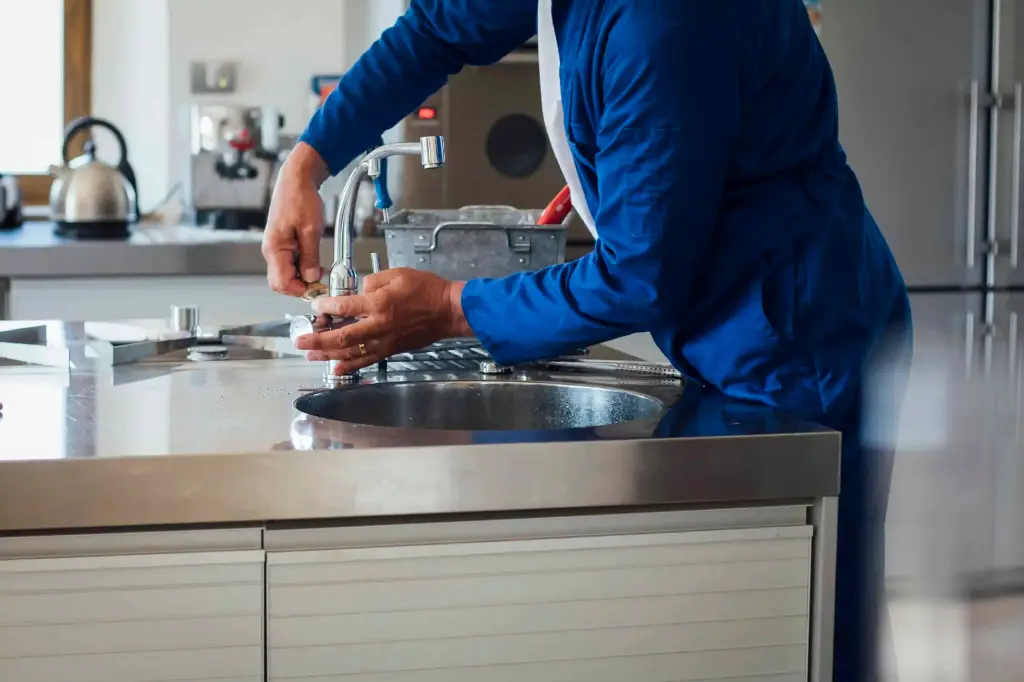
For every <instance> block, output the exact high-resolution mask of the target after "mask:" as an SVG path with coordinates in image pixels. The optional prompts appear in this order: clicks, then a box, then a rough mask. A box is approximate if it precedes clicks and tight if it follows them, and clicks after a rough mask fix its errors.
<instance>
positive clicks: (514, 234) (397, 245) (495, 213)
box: [381, 206, 566, 280]
mask: <svg viewBox="0 0 1024 682" xmlns="http://www.w3.org/2000/svg"><path fill="white" fill-rule="evenodd" d="M540 214H541V211H540V210H525V211H524V210H519V209H515V208H512V207H509V206H466V207H463V208H461V209H458V210H436V211H435V210H404V211H400V212H398V213H396V214H395V215H394V217H393V218H392V220H391V222H390V223H387V224H385V225H382V226H381V227H382V229H383V230H384V235H385V241H386V243H387V254H388V267H392V268H414V269H416V270H429V271H430V272H433V273H435V274H437V275H440V276H441V277H444V278H446V279H453V280H469V279H476V278H479V277H491V278H497V277H507V276H508V275H512V274H515V273H517V272H525V271H530V270H539V269H541V268H544V267H547V266H549V265H555V264H557V263H563V262H565V242H566V226H565V225H537V224H536V222H537V220H538V219H539V218H540Z"/></svg>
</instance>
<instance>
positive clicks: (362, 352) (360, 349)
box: [359, 343, 366, 355]
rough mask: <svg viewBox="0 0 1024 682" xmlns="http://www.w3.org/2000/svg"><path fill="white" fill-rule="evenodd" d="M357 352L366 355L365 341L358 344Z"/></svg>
mask: <svg viewBox="0 0 1024 682" xmlns="http://www.w3.org/2000/svg"><path fill="white" fill-rule="evenodd" d="M359 354H360V355H366V344H365V343H361V344H359Z"/></svg>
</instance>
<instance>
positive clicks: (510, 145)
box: [487, 114, 548, 180]
mask: <svg viewBox="0 0 1024 682" xmlns="http://www.w3.org/2000/svg"><path fill="white" fill-rule="evenodd" d="M547 153H548V138H547V135H546V134H545V132H544V126H542V125H541V124H540V123H538V122H537V121H536V120H534V119H533V118H531V117H529V116H526V115H525V114H512V115H511V116H505V117H504V118H501V119H498V122H497V123H495V124H494V125H493V126H492V127H491V130H490V132H488V133H487V160H488V161H490V162H491V165H492V166H494V167H495V168H496V169H497V171H498V172H499V173H501V174H502V175H504V176H506V177H510V178H515V179H517V180H520V179H522V178H527V177H529V176H531V175H533V174H534V173H536V172H537V171H538V170H540V167H541V165H543V163H544V158H545V157H546V156H547Z"/></svg>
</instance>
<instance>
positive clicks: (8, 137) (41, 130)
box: [0, 0, 92, 204]
mask: <svg viewBox="0 0 1024 682" xmlns="http://www.w3.org/2000/svg"><path fill="white" fill-rule="evenodd" d="M0 26H5V27H7V30H5V31H4V38H3V40H0V83H3V84H4V85H3V99H4V101H5V103H6V104H5V106H3V107H0V173H5V174H14V175H18V176H19V178H20V181H21V186H22V189H23V190H24V194H25V200H26V203H29V204H45V203H46V201H47V196H48V194H49V191H50V177H49V176H48V175H47V169H48V168H49V166H50V164H56V163H60V154H61V143H62V138H63V130H64V126H65V125H66V124H67V122H68V121H71V120H73V119H75V118H78V117H79V116H85V115H86V114H88V113H89V108H90V94H91V89H92V83H91V77H90V70H91V68H92V63H91V57H92V42H91V39H92V0H0ZM11 103H14V106H11Z"/></svg>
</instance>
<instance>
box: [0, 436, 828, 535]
mask: <svg viewBox="0 0 1024 682" xmlns="http://www.w3.org/2000/svg"><path fill="white" fill-rule="evenodd" d="M839 449H840V434H838V433H836V432H831V431H821V432H812V433H800V434H783V435H771V436H756V435H754V436H727V437H707V438H683V439H666V440H656V441H650V440H642V441H610V442H606V443H594V442H579V443H546V444H540V443H522V444H502V445H472V446H455V447H452V446H443V447H423V448H395V449H374V450H347V451H346V450H341V451H314V452H266V453H259V454H235V455H229V454H223V455H182V456H176V457H128V458H111V459H104V458H95V459H92V458H90V459H67V460H35V461H12V462H5V463H4V465H3V472H4V475H3V477H0V533H7V534H9V533H26V532H54V531H70V530H83V529H127V528H145V527H174V526H209V525H228V524H246V523H272V522H291V521H326V520H332V519H334V520H337V519H357V518H364V519H365V518H374V517H378V518H379V517H409V516H412V517H416V516H440V515H459V514H481V513H506V514H507V513H517V512H519V513H526V512H536V511H541V510H583V509H615V508H645V507H659V506H669V505H703V506H723V505H724V506H731V505H740V504H750V503H768V502H774V501H786V500H798V499H818V498H821V497H829V496H834V495H836V494H838V492H839V462H840V456H839ZM794 472H799V475H794Z"/></svg>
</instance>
